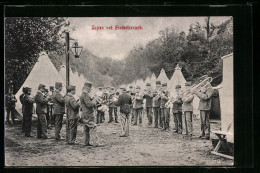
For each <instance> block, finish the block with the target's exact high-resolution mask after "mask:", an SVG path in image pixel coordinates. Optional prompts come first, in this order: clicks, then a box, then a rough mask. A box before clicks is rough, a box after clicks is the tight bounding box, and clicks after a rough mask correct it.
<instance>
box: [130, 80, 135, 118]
mask: <svg viewBox="0 0 260 173" xmlns="http://www.w3.org/2000/svg"><path fill="white" fill-rule="evenodd" d="M129 93H130V96H131V98H132V101H133V97H134V95H135V94H134V88H133V86H132V85H130V86H129ZM130 111H131V112H130V115H131V122H132V123H133V122H134V110H133V104H131V105H130Z"/></svg>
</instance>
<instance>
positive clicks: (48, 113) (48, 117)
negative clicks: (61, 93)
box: [44, 88, 51, 129]
mask: <svg viewBox="0 0 260 173" xmlns="http://www.w3.org/2000/svg"><path fill="white" fill-rule="evenodd" d="M44 94H45V95H46V96H48V97H50V96H49V90H48V89H47V88H46V89H45V92H44ZM50 98H51V97H50ZM46 120H47V129H50V105H49V104H47V114H46Z"/></svg>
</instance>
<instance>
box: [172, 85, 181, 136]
mask: <svg viewBox="0 0 260 173" xmlns="http://www.w3.org/2000/svg"><path fill="white" fill-rule="evenodd" d="M175 90H176V93H177V96H176V98H174V100H175V101H174V102H173V106H172V113H173V119H174V124H175V128H174V132H175V133H180V134H182V100H181V98H180V96H179V92H180V90H181V85H176V87H175Z"/></svg>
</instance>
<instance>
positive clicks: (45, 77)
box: [15, 52, 96, 115]
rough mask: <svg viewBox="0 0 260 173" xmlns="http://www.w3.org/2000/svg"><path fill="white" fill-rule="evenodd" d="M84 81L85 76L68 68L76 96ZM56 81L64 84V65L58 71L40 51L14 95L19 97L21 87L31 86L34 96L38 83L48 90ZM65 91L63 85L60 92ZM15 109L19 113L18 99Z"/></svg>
mask: <svg viewBox="0 0 260 173" xmlns="http://www.w3.org/2000/svg"><path fill="white" fill-rule="evenodd" d="M85 81H86V78H85V77H84V76H83V75H82V74H81V75H78V73H77V72H75V73H73V72H72V70H71V69H70V84H72V85H75V86H76V95H77V97H79V96H80V94H81V91H82V88H83V86H84V83H85ZM56 82H60V83H62V84H63V86H66V67H65V66H64V65H63V66H61V69H60V71H59V72H58V71H57V69H56V68H55V67H54V65H53V63H52V62H51V60H50V58H49V57H48V55H47V54H46V53H45V52H42V53H40V56H39V58H38V61H37V62H36V64H35V65H34V67H33V69H32V71H31V72H30V74H29V75H28V77H27V79H26V80H25V82H24V83H23V85H22V87H21V88H20V89H19V90H18V92H17V93H16V94H15V97H16V98H19V96H20V95H21V94H22V90H23V87H30V88H32V95H33V96H35V95H36V93H37V91H38V86H39V84H44V85H45V86H46V89H49V90H50V87H51V86H54V85H55V83H56ZM94 90H96V88H94ZM65 93H66V87H63V89H62V94H65ZM16 110H17V112H18V113H19V114H20V115H21V113H22V105H21V103H20V101H18V102H17V104H16Z"/></svg>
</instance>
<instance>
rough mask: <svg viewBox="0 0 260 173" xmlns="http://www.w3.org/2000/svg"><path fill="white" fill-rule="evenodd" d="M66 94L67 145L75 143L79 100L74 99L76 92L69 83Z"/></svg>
mask: <svg viewBox="0 0 260 173" xmlns="http://www.w3.org/2000/svg"><path fill="white" fill-rule="evenodd" d="M67 91H68V94H67V95H66V96H65V103H66V108H67V110H68V112H67V116H68V128H69V135H68V141H67V143H68V144H69V145H73V144H77V143H76V142H75V140H76V136H77V127H78V119H79V107H80V104H79V100H77V101H76V99H75V98H74V95H75V93H76V87H75V86H71V85H69V86H68V87H67Z"/></svg>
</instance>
